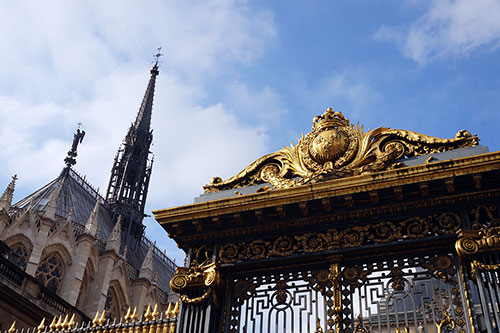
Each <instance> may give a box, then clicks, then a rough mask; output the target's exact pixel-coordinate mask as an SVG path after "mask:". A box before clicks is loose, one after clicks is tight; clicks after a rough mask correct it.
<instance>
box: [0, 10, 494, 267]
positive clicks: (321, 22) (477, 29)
mask: <svg viewBox="0 0 500 333" xmlns="http://www.w3.org/2000/svg"><path fill="white" fill-rule="evenodd" d="M499 17H500V1H499V0H474V1H469V0H457V1H451V0H430V1H425V0H422V1H419V0H408V1H400V0H380V1H372V0H350V1H348V0H345V1H341V0H335V1H333V0H332V1H329V0H314V1H293V0H287V1H284V0H276V1H268V0H260V1H259V0H257V1H231V0H218V1H204V0H203V1H186V0H178V1H175V0H172V1H170V0H158V1H156V0H143V1H126V0H120V1H97V0H96V1H79V2H77V1H63V0H61V1H55V0H48V1H35V0H33V1H2V2H0V36H1V37H0V42H1V49H0V50H1V52H0V64H1V65H0V78H1V80H0V160H1V163H0V187H2V188H4V187H5V186H6V185H7V184H8V182H9V180H10V177H11V176H12V175H13V174H17V175H18V177H19V180H18V183H17V188H16V193H15V198H14V200H15V201H17V200H19V199H22V198H23V197H24V196H26V195H28V194H29V193H31V192H32V191H34V190H36V189H37V188H39V187H41V186H43V185H44V184H46V183H47V182H49V181H51V180H52V179H54V178H56V177H57V176H58V174H59V172H60V170H61V169H62V168H63V166H64V163H63V159H64V157H65V155H66V152H67V151H68V149H69V148H70V146H71V141H72V138H73V133H74V131H75V129H76V126H77V125H76V124H77V123H78V122H81V123H82V124H83V126H82V127H83V129H84V130H85V131H86V132H87V135H86V137H85V139H84V142H83V144H82V145H81V146H80V147H79V151H78V155H79V156H78V163H77V165H76V169H77V171H78V172H79V173H81V174H84V175H86V176H87V179H88V180H89V182H90V183H91V184H93V185H94V186H95V187H99V188H101V189H102V190H101V193H102V192H104V190H105V189H106V186H107V182H108V177H109V171H110V168H111V164H112V161H113V157H114V155H115V153H116V150H117V148H118V146H119V144H120V142H121V140H122V139H123V137H124V136H125V133H126V130H127V128H128V126H129V125H130V123H131V122H132V121H133V119H134V117H135V115H136V113H137V110H138V108H139V105H140V102H141V99H142V96H143V94H144V90H145V88H146V84H147V81H148V79H149V69H150V67H151V60H152V55H153V54H154V53H155V51H156V48H157V47H158V46H163V51H164V53H165V56H164V57H163V58H162V62H161V68H160V76H159V77H158V80H157V90H156V97H155V106H154V110H153V125H152V126H153V128H154V145H153V147H152V150H153V152H154V154H155V165H154V168H153V175H152V179H151V185H150V192H149V196H148V205H147V209H148V211H151V210H154V209H160V208H166V207H172V206H178V205H182V204H188V203H191V202H192V200H193V197H195V196H198V195H199V194H201V193H202V188H201V186H202V185H204V184H206V183H207V182H208V181H209V180H210V178H211V177H212V176H216V175H217V176H221V177H223V178H227V177H230V176H232V175H233V174H235V173H237V172H239V171H240V170H241V169H242V168H243V167H245V166H246V165H248V164H249V163H250V162H252V161H253V160H254V159H256V158H258V157H260V156H261V155H264V154H266V153H270V152H273V151H276V150H278V149H280V148H281V147H282V146H283V145H288V144H290V142H292V141H293V142H296V141H297V138H298V137H300V135H301V134H302V133H307V132H308V131H309V130H310V127H311V122H312V118H313V117H314V116H315V115H318V114H321V113H322V112H323V111H324V110H325V109H326V108H327V107H330V106H331V107H332V108H334V109H335V110H340V111H343V112H344V114H345V115H346V116H347V117H349V118H350V119H351V121H354V122H357V121H359V122H360V123H361V124H364V125H365V128H366V127H368V128H375V127H378V126H388V127H391V128H402V129H410V130H414V131H417V132H421V133H425V134H429V135H433V136H439V137H454V135H455V133H456V132H457V131H458V130H460V129H464V128H465V129H468V130H469V131H471V132H472V133H477V134H478V135H479V137H480V139H481V144H483V145H486V146H489V148H490V151H497V150H500V143H499V142H500V141H499V139H500V134H499V133H498V131H499V130H498V128H499V125H500V110H499V109H500V50H499V47H500V20H499V19H498V18H499ZM0 191H2V190H0ZM146 224H147V226H148V227H147V234H148V236H149V237H150V238H152V239H154V240H156V241H157V244H158V246H160V247H162V248H165V249H166V250H167V252H168V253H169V254H170V255H171V256H172V257H173V258H176V259H177V262H180V261H181V260H182V258H183V255H182V253H181V252H180V251H179V250H177V249H176V248H175V244H173V242H172V241H169V240H168V239H167V237H166V234H165V233H164V232H163V230H162V229H161V228H160V227H159V226H158V225H157V224H156V222H155V221H154V220H153V219H148V220H147V221H146Z"/></svg>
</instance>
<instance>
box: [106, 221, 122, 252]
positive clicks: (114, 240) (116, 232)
mask: <svg viewBox="0 0 500 333" xmlns="http://www.w3.org/2000/svg"><path fill="white" fill-rule="evenodd" d="M121 240H122V217H121V215H119V216H118V219H117V220H116V224H115V226H114V227H113V230H112V231H111V235H109V238H108V241H107V242H106V250H113V251H115V252H116V253H117V254H118V253H120V244H121Z"/></svg>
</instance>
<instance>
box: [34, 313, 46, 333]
mask: <svg viewBox="0 0 500 333" xmlns="http://www.w3.org/2000/svg"><path fill="white" fill-rule="evenodd" d="M44 329H45V317H43V319H42V321H41V322H40V325H38V326H37V328H36V331H37V332H38V333H41V332H42V331H43V330H44Z"/></svg>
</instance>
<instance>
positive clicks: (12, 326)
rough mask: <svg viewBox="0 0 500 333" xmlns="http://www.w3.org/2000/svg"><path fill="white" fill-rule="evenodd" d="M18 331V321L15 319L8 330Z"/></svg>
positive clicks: (11, 331)
mask: <svg viewBox="0 0 500 333" xmlns="http://www.w3.org/2000/svg"><path fill="white" fill-rule="evenodd" d="M15 331H16V321H15V320H14V321H13V322H12V325H11V326H10V328H9V330H8V331H7V332H9V333H14V332H15Z"/></svg>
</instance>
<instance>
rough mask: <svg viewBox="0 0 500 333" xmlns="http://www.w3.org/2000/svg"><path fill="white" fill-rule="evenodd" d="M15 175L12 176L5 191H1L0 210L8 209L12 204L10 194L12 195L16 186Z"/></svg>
mask: <svg viewBox="0 0 500 333" xmlns="http://www.w3.org/2000/svg"><path fill="white" fill-rule="evenodd" d="M16 180H17V175H14V176H12V180H11V181H10V183H9V185H7V188H6V189H5V191H3V194H2V196H1V197H0V210H6V211H7V210H9V208H10V205H11V204H12V196H13V195H14V190H15V187H16Z"/></svg>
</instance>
